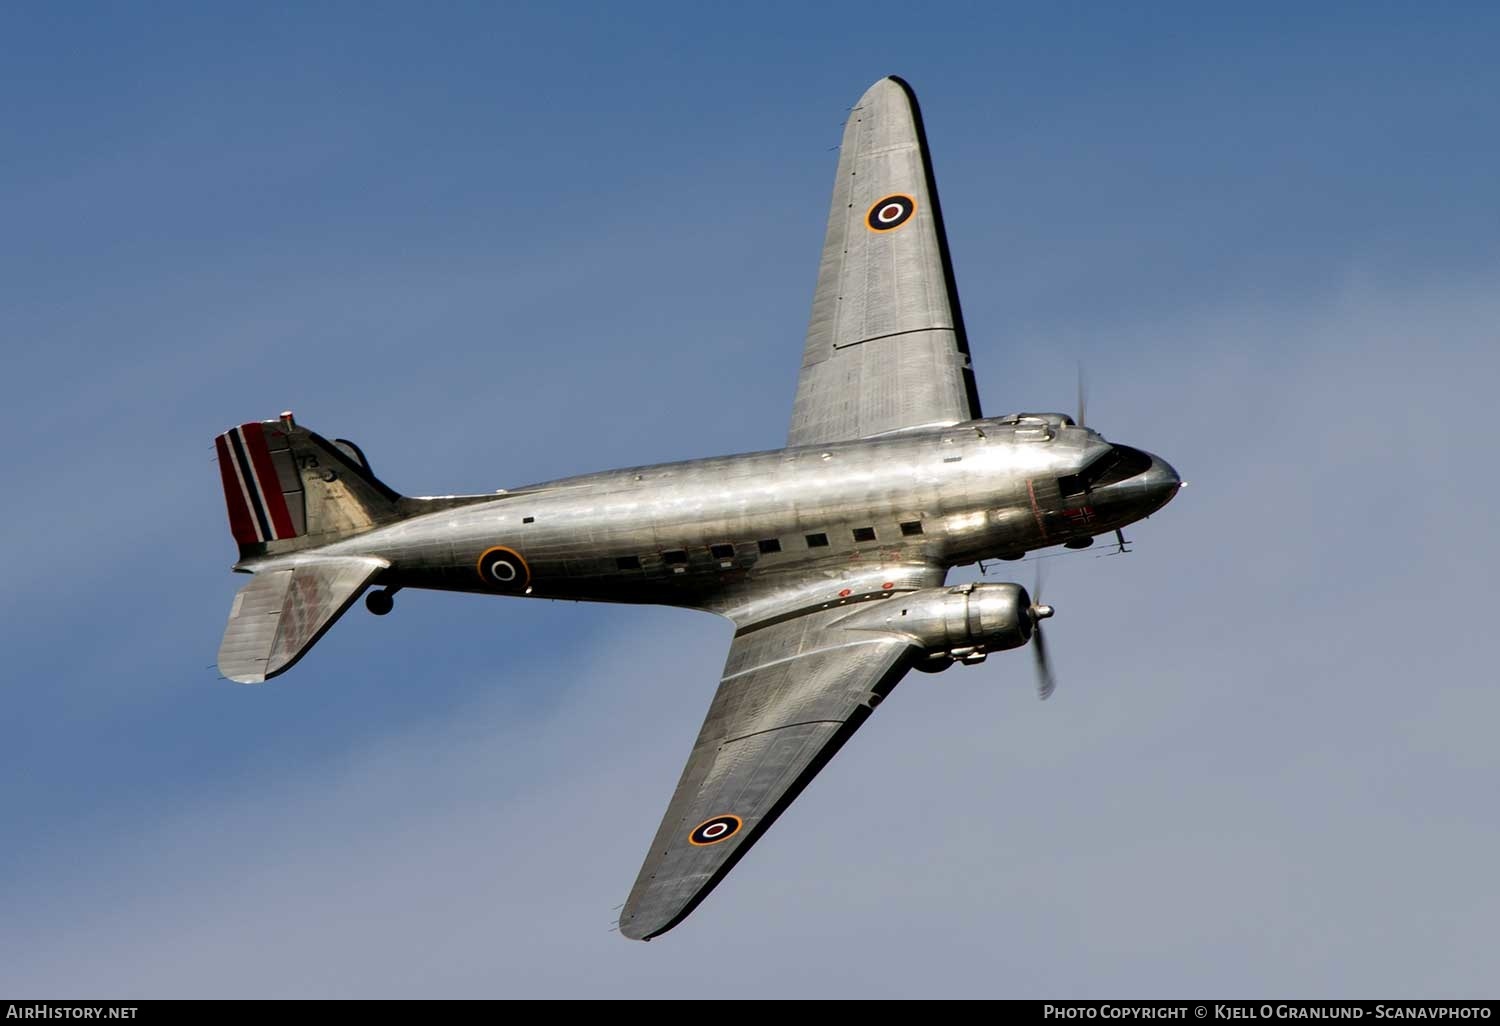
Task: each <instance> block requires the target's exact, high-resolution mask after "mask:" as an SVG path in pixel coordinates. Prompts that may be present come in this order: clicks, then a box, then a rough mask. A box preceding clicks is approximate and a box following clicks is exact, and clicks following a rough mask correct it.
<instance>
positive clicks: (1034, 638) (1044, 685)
mask: <svg viewBox="0 0 1500 1026" xmlns="http://www.w3.org/2000/svg"><path fill="white" fill-rule="evenodd" d="M1031 652H1032V655H1034V656H1035V657H1036V697H1038V698H1040V699H1041V700H1042V701H1043V702H1045V701H1046V700H1047V699H1049V698H1051V697H1052V692H1054V691H1056V690H1057V680H1056V678H1054V677H1053V676H1052V664H1051V663H1050V662H1049V661H1048V660H1047V644H1046V642H1044V641H1043V640H1042V628H1041V625H1040V624H1038V625H1037V627H1036V630H1034V631H1033V632H1032V634H1031Z"/></svg>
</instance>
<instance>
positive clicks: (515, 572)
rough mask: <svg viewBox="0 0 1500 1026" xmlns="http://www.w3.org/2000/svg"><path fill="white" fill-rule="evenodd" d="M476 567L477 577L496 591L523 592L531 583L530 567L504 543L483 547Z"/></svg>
mask: <svg viewBox="0 0 1500 1026" xmlns="http://www.w3.org/2000/svg"><path fill="white" fill-rule="evenodd" d="M476 567H477V569H478V570H479V579H480V580H482V581H484V583H485V584H487V585H489V586H490V587H491V588H494V589H495V590H496V591H506V592H524V591H525V590H526V588H527V586H528V585H530V584H531V567H529V566H527V565H526V560H524V559H522V558H521V554H520V553H519V552H517V551H516V550H515V549H508V548H506V547H505V546H504V545H496V546H494V547H493V548H488V549H485V550H484V552H483V553H481V554H480V556H479V562H478V563H477V564H476Z"/></svg>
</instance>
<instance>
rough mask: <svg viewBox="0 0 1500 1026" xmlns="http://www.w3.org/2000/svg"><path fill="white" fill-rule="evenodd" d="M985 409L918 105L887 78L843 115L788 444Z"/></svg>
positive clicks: (957, 417) (968, 416)
mask: <svg viewBox="0 0 1500 1026" xmlns="http://www.w3.org/2000/svg"><path fill="white" fill-rule="evenodd" d="M980 415H981V414H980V410H979V391H978V389H977V388H976V386H975V383H974V371H973V368H972V367H971V365H970V363H969V341H968V337H967V335H966V334H965V332H964V319H963V312H962V311H961V310H960V309H959V305H958V286H957V285H956V284H955V283H954V280H953V262H952V260H951V259H950V257H949V255H948V240H947V236H946V234H945V233H944V231H943V218H942V211H941V209H940V208H939V206H938V194H937V184H936V183H935V181H934V180H933V176H932V163H931V160H930V158H929V156H928V153H927V138H926V135H925V133H924V132H923V131H922V115H921V112H920V110H919V109H918V107H917V100H916V97H915V96H914V95H913V94H912V91H911V87H910V86H908V85H907V84H906V83H905V82H903V81H902V80H901V79H899V78H895V77H891V78H884V79H881V80H880V81H879V82H876V83H875V84H874V85H872V86H871V87H870V88H869V89H868V90H867V91H866V92H865V95H864V96H862V97H860V100H859V103H858V104H857V105H856V106H855V107H854V110H853V112H852V113H850V115H849V122H848V124H847V125H846V126H845V127H844V142H843V145H842V147H840V151H839V167H838V175H837V177H836V178H835V180H834V186H833V206H832V209H831V210H830V211H829V214H828V234H827V236H826V238H825V241H824V243H823V259H822V263H821V264H820V266H819V268H818V288H817V292H816V294H815V295H814V296H813V309H812V320H811V322H810V323H809V324H808V327H807V346H806V349H805V350H804V352H803V355H802V374H801V376H800V377H799V378H798V380H797V399H796V402H795V404H794V405H793V407H792V427H791V433H790V435H789V436H788V438H787V444H788V445H820V444H823V443H826V442H839V441H845V440H848V439H854V438H867V437H869V436H870V435H878V434H885V433H887V432H892V431H901V430H905V429H908V428H915V427H923V426H927V425H938V424H956V423H958V422H960V421H965V420H975V419H977V418H978V417H979V416H980Z"/></svg>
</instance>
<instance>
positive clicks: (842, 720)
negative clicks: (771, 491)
mask: <svg viewBox="0 0 1500 1026" xmlns="http://www.w3.org/2000/svg"><path fill="white" fill-rule="evenodd" d="M920 576H921V577H922V578H924V579H923V580H921V581H916V580H914V579H913V577H907V578H906V579H904V580H903V581H902V584H903V589H902V590H903V591H909V590H910V587H909V585H910V584H913V583H920V584H922V585H925V586H931V585H937V584H941V583H942V580H943V577H944V576H945V575H944V572H943V571H942V570H941V569H939V568H929V569H926V570H923V571H921V572H920ZM900 593H902V592H901V591H894V590H893V591H889V592H876V593H875V594H876V595H877V596H879V595H891V596H894V595H896V594H900ZM799 601H800V599H799ZM868 601H885V599H884V598H880V597H873V598H870V599H868ZM850 612H851V609H850V608H848V607H846V606H839V605H835V606H833V607H832V608H828V607H826V605H825V606H817V607H812V608H811V609H810V610H808V611H805V612H799V611H792V612H790V613H785V614H782V615H780V616H773V617H769V618H766V619H762V620H760V621H759V622H757V623H754V624H750V625H749V626H746V627H742V628H741V630H740V631H739V633H737V634H736V635H735V638H734V642H733V644H732V645H731V646H730V650H729V657H728V660H727V661H726V662H725V665H724V673H723V677H722V679H721V680H720V682H719V689H718V691H717V692H716V693H715V695H714V698H713V703H712V704H711V706H710V707H709V711H708V716H707V718H706V719H705V720H704V723H703V728H702V730H701V731H700V732H699V735H698V740H697V742H696V743H695V744H694V745H693V750H692V754H691V755H690V756H689V757H688V762H687V766H686V767H685V768H684V770H683V773H682V778H681V780H680V781H679V782H678V784H677V790H676V792H675V793H674V794H673V796H672V800H671V803H670V804H669V805H668V807H667V813H666V815H665V816H664V817H663V819H662V822H661V826H660V827H659V828H658V830H657V833H656V837H655V839H654V840H653V841H652V843H651V849H650V851H649V852H648V854H647V856H646V860H645V864H644V865H643V866H642V867H641V872H640V875H639V877H638V878H637V879H636V883H635V887H634V888H633V889H632V890H631V892H630V897H629V898H628V899H627V900H626V902H625V907H624V910H623V911H622V913H621V915H620V932H621V933H622V934H624V935H625V936H626V937H631V938H634V939H637V940H649V939H650V938H652V937H654V936H656V935H658V934H661V933H664V932H666V931H667V930H670V929H671V928H672V927H673V926H675V925H677V923H679V922H681V921H682V919H683V918H685V917H686V916H687V915H688V913H690V912H691V911H692V910H693V909H694V908H695V907H697V905H698V903H699V902H700V901H702V900H703V898H704V897H705V896H707V894H708V893H709V891H711V890H713V888H714V887H715V886H716V885H717V884H718V883H719V881H720V880H722V879H723V878H724V877H725V876H726V875H727V874H728V873H729V871H730V870H731V869H733V868H734V866H735V864H736V863H737V862H738V861H739V859H740V858H741V857H742V856H743V855H744V854H745V853H746V852H747V851H748V850H749V849H750V847H751V845H753V844H754V843H755V842H756V841H757V840H758V839H759V838H760V837H761V836H762V835H763V834H764V833H765V831H766V830H767V829H769V828H770V826H771V824H772V823H773V822H774V821H775V820H776V818H777V817H778V816H779V815H780V814H781V813H782V812H783V811H784V810H785V809H786V808H787V807H788V806H789V805H790V804H791V803H792V801H793V800H794V799H795V798H796V797H797V795H799V794H800V793H801V792H802V790H803V788H805V787H806V786H807V784H808V783H809V782H810V781H811V780H812V778H813V777H814V776H816V775H817V773H818V772H819V771H820V770H821V769H822V768H823V766H824V765H826V764H827V762H828V761H829V760H830V759H831V758H833V756H834V753H836V752H837V751H838V750H839V748H840V747H841V746H842V745H843V744H844V742H845V741H847V740H848V739H849V738H850V737H851V736H852V735H853V734H854V732H855V731H856V730H858V729H859V727H860V725H861V724H863V723H864V722H865V720H866V719H868V718H869V716H870V714H871V712H872V710H873V709H874V708H875V706H876V705H877V704H879V702H880V700H881V699H882V698H884V697H885V695H887V694H888V693H889V692H890V691H891V690H892V689H893V688H894V687H895V686H896V684H897V683H899V682H900V680H901V678H902V677H903V676H904V675H905V674H906V671H907V670H908V669H909V668H910V666H911V660H912V656H913V652H914V650H913V648H912V646H911V643H910V641H909V640H908V639H907V638H905V637H898V636H894V635H885V634H873V633H870V632H868V631H863V630H861V631H851V630H845V629H844V628H842V627H840V626H839V621H840V620H841V619H843V618H844V617H846V616H848V615H849V613H850Z"/></svg>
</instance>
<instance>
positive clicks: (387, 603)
mask: <svg viewBox="0 0 1500 1026" xmlns="http://www.w3.org/2000/svg"><path fill="white" fill-rule="evenodd" d="M394 594H395V589H393V588H386V589H384V590H382V591H372V592H370V594H368V595H366V596H365V608H366V609H368V610H369V611H370V612H372V613H374V614H375V615H376V616H384V615H385V614H386V613H389V612H390V611H391V610H392V609H394V608H395V607H396V600H395V599H393V598H392V597H391V596H392V595H394Z"/></svg>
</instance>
